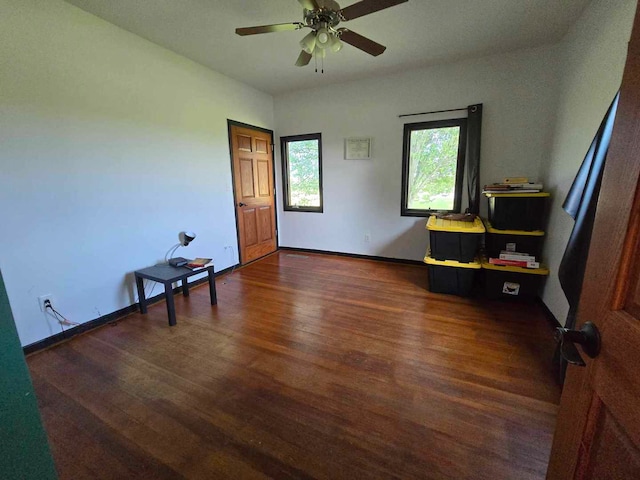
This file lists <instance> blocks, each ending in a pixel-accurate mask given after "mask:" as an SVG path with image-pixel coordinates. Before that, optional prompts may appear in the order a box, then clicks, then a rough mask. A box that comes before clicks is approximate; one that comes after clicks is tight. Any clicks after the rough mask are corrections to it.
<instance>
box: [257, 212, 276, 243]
mask: <svg viewBox="0 0 640 480" xmlns="http://www.w3.org/2000/svg"><path fill="white" fill-rule="evenodd" d="M272 216H273V212H272V211H271V207H260V209H259V210H258V231H259V232H260V241H261V242H267V241H269V240H271V238H272V237H271V232H272V231H273V228H272V225H271V217H272Z"/></svg>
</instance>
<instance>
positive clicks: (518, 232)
mask: <svg viewBox="0 0 640 480" xmlns="http://www.w3.org/2000/svg"><path fill="white" fill-rule="evenodd" d="M483 221H484V225H485V227H486V228H487V232H489V233H497V234H500V235H529V236H531V237H543V236H544V232H543V231H542V230H533V231H527V230H498V229H496V228H493V227H492V226H491V223H490V222H489V220H488V219H486V218H485V219H484V220H483Z"/></svg>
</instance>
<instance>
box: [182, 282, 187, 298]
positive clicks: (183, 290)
mask: <svg viewBox="0 0 640 480" xmlns="http://www.w3.org/2000/svg"><path fill="white" fill-rule="evenodd" d="M182 295H184V296H185V297H188V296H189V280H187V279H186V278H183V279H182Z"/></svg>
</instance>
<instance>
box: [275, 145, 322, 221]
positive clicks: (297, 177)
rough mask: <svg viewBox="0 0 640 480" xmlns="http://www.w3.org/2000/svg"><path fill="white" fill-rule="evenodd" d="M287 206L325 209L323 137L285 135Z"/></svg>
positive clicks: (285, 194) (284, 182) (297, 209)
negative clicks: (323, 196)
mask: <svg viewBox="0 0 640 480" xmlns="http://www.w3.org/2000/svg"><path fill="white" fill-rule="evenodd" d="M280 146H281V149H280V150H281V152H282V178H283V184H284V209H285V210H289V211H298V212H322V137H321V135H320V134H319V133H311V134H308V135H296V136H292V137H281V138H280Z"/></svg>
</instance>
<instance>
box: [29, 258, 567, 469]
mask: <svg viewBox="0 0 640 480" xmlns="http://www.w3.org/2000/svg"><path fill="white" fill-rule="evenodd" d="M426 284H427V279H426V269H425V268H422V267H420V266H413V265H402V264H393V263H387V262H376V261H370V260H360V259H352V258H345V257H337V256H328V255H314V254H297V255H296V254H295V253H294V252H279V253H276V254H275V255H272V256H270V257H267V258H265V259H263V260H261V261H258V262H256V263H254V264H251V265H249V266H248V267H246V268H243V269H240V270H236V271H235V272H234V273H233V274H231V275H226V276H222V277H219V278H218V279H217V281H216V285H217V289H218V305H217V306H213V307H212V306H211V305H210V304H209V292H208V289H207V286H206V285H204V286H201V287H198V288H195V289H193V290H192V292H191V296H190V297H189V298H187V299H183V297H182V296H176V309H177V317H178V325H177V326H176V327H169V326H168V325H167V314H166V309H165V305H164V302H161V303H158V304H156V305H154V306H151V307H150V308H149V314H148V315H146V316H142V315H139V314H132V315H130V316H128V317H126V318H125V319H123V320H121V321H119V322H118V323H117V325H115V326H104V327H102V328H100V329H98V330H95V331H92V332H89V333H87V334H84V335H82V336H79V337H76V338H74V339H72V340H71V341H69V342H67V343H65V344H62V345H59V346H57V347H53V348H51V349H49V350H46V351H43V352H40V353H36V354H33V355H31V356H30V357H29V358H28V363H29V367H30V369H31V374H32V376H33V381H34V384H35V388H36V393H37V396H38V400H39V403H40V407H41V411H42V415H43V418H44V423H45V427H46V430H47V432H48V435H49V440H50V443H51V447H52V450H53V455H54V458H55V460H56V464H57V468H58V471H59V473H60V477H61V478H62V479H74V480H77V479H85V478H86V479H132V478H145V479H147V478H148V479H168V478H201V479H223V478H232V479H245V478H247V479H249V478H276V479H290V478H303V479H306V478H327V479H342V478H344V479H350V480H353V479H364V478H399V479H411V478H421V479H423V478H426V479H429V478H434V479H445V478H446V479H492V480H493V479H518V480H520V479H542V478H544V476H545V471H546V467H547V460H548V455H549V450H550V447H551V439H552V434H553V430H554V424H555V417H556V411H557V404H558V401H559V394H560V392H559V388H558V387H557V386H556V385H555V383H554V380H553V378H552V374H551V373H550V358H551V354H552V349H553V341H552V331H551V327H550V326H549V324H548V322H547V320H546V319H545V318H544V314H543V312H542V310H541V307H540V306H539V305H537V304H534V305H528V306H526V305H525V306H523V305H517V304H508V303H499V302H489V301H482V300H471V299H461V298H458V297H454V296H448V295H436V294H431V293H429V292H428V291H427V290H426Z"/></svg>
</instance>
